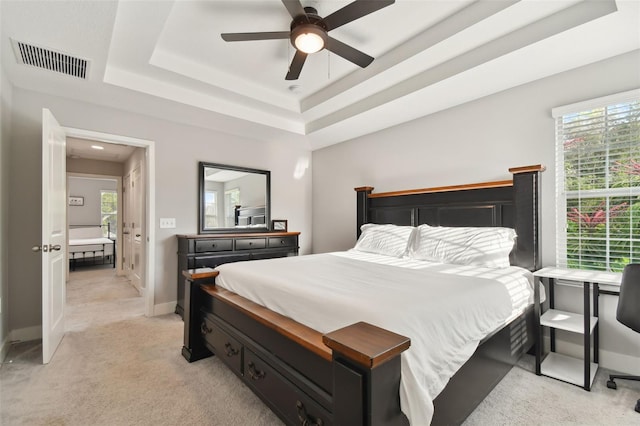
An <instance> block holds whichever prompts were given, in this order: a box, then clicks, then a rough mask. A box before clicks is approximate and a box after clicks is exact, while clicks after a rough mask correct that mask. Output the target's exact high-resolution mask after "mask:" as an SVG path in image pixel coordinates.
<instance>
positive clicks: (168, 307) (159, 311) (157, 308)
mask: <svg viewBox="0 0 640 426" xmlns="http://www.w3.org/2000/svg"><path fill="white" fill-rule="evenodd" d="M175 311H176V302H169V303H161V304H159V305H154V306H153V316H154V317H155V316H158V315H165V314H173V313H174V312H175Z"/></svg>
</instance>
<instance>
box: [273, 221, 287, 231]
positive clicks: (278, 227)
mask: <svg viewBox="0 0 640 426" xmlns="http://www.w3.org/2000/svg"><path fill="white" fill-rule="evenodd" d="M271 230H272V231H276V232H287V221H286V220H284V219H273V220H272V221H271Z"/></svg>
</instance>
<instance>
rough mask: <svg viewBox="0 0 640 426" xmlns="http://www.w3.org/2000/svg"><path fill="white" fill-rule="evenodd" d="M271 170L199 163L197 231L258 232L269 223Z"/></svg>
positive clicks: (263, 229) (266, 228) (264, 228)
mask: <svg viewBox="0 0 640 426" xmlns="http://www.w3.org/2000/svg"><path fill="white" fill-rule="evenodd" d="M269 185H270V172H269V171H266V170H256V169H247V168H242V167H233V166H227V165H222V164H212V163H203V162H201V163H200V206H199V207H200V208H199V212H200V220H199V222H200V232H201V233H212V232H261V231H267V230H268V226H269V225H268V224H269V214H270V208H269V190H270V188H269Z"/></svg>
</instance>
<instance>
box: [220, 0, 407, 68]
mask: <svg viewBox="0 0 640 426" xmlns="http://www.w3.org/2000/svg"><path fill="white" fill-rule="evenodd" d="M393 3H395V0H356V1H354V2H352V3H349V4H348V5H346V6H345V7H343V8H342V9H340V10H337V11H335V12H333V13H332V14H331V15H328V16H326V17H324V18H322V17H321V16H319V15H318V11H317V10H316V9H314V8H313V7H302V4H301V3H300V0H282V4H284V7H286V8H287V11H288V12H289V14H290V15H291V17H292V18H293V20H292V21H291V29H290V30H289V31H271V32H255V33H223V34H221V36H222V39H223V40H224V41H249V40H276V39H287V38H288V39H289V40H291V44H292V45H293V47H295V48H296V53H295V55H294V56H293V60H292V61H291V65H290V66H289V72H288V73H287V76H286V77H285V78H286V79H287V80H297V79H298V77H299V76H300V71H302V66H303V65H304V62H305V60H306V59H307V55H308V54H310V53H315V52H319V51H321V50H322V49H327V50H328V51H330V52H333V53H335V54H336V55H338V56H341V57H343V58H344V59H346V60H348V61H351V62H353V63H354V64H356V65H358V66H360V67H362V68H364V67H366V66H367V65H369V64H370V63H371V62H372V61H373V58H372V57H371V56H369V55H367V54H366V53H363V52H361V51H359V50H358V49H356V48H353V47H351V46H349V45H347V44H344V43H342V42H341V41H338V40H336V39H335V38H333V37H331V36H329V35H328V34H327V33H328V32H329V31H331V30H333V29H336V28H338V27H340V26H342V25H344V24H348V23H349V22H351V21H355V20H356V19H359V18H362V17H363V16H366V15H368V14H370V13H373V12H375V11H377V10H380V9H382V8H383V7H386V6H389V5H391V4H393Z"/></svg>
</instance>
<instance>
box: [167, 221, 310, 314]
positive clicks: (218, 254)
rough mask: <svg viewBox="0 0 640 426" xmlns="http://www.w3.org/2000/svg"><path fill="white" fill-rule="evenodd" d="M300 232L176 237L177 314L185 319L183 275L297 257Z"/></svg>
mask: <svg viewBox="0 0 640 426" xmlns="http://www.w3.org/2000/svg"><path fill="white" fill-rule="evenodd" d="M299 235H300V233H299V232H261V233H241V234H202V235H177V237H178V271H177V278H178V280H177V287H178V303H177V304H176V313H177V314H179V315H180V316H183V315H184V276H183V275H182V271H184V270H186V269H195V268H215V267H216V266H218V265H222V264H223V263H230V262H238V261H241V260H255V259H270V258H275V257H287V256H297V255H298V236H299Z"/></svg>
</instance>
